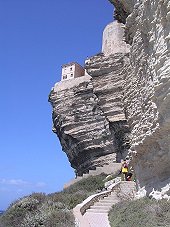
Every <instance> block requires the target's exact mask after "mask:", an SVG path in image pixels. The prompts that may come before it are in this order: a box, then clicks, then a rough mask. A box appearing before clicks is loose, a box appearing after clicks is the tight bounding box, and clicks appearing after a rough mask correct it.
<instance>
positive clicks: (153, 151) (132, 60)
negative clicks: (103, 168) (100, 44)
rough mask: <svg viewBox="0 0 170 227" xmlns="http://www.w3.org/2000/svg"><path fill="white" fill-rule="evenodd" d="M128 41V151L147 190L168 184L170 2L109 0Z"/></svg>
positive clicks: (169, 153)
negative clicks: (129, 146) (129, 139)
mask: <svg viewBox="0 0 170 227" xmlns="http://www.w3.org/2000/svg"><path fill="white" fill-rule="evenodd" d="M110 2H112V3H114V4H115V7H116V13H117V14H118V15H119V16H118V19H119V21H123V22H124V23H125V29H126V40H127V42H128V43H129V44H130V45H131V49H130V55H129V66H128V67H127V70H128V71H129V72H130V73H129V74H127V77H126V78H125V81H126V85H125V108H126V114H127V115H126V116H127V118H128V122H129V125H130V127H131V154H132V156H133V163H134V166H135V171H136V175H137V179H138V182H139V185H140V187H145V189H146V191H147V193H150V192H151V191H152V190H153V188H154V190H161V188H166V189H167V190H169V189H168V188H170V187H168V185H169V186H170V181H169V176H170V168H169V167H170V80H169V78H170V2H169V1H168V0H142V1H137V0H133V1H131V0H129V1H125V0H110Z"/></svg>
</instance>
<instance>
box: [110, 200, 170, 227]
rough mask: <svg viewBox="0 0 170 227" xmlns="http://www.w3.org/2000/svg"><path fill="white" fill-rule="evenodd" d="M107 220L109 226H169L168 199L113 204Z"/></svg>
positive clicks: (169, 205) (169, 211)
mask: <svg viewBox="0 0 170 227" xmlns="http://www.w3.org/2000/svg"><path fill="white" fill-rule="evenodd" d="M109 221H110V224H111V227H127V226H130V227H143V226H145V227H157V226H159V227H160V226H161V227H170V201H166V200H160V201H156V200H153V199H149V198H143V199H139V200H135V201H126V202H125V201H124V202H122V203H118V204H116V205H114V206H113V208H112V210H111V211H110V212H109Z"/></svg>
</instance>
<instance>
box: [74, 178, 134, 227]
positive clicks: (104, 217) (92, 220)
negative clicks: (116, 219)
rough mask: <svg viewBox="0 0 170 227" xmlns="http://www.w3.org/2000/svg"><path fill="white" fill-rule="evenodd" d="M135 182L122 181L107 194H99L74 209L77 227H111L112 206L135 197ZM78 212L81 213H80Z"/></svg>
mask: <svg viewBox="0 0 170 227" xmlns="http://www.w3.org/2000/svg"><path fill="white" fill-rule="evenodd" d="M135 192H136V184H135V182H128V181H121V182H118V183H117V184H115V185H113V186H112V189H110V190H108V191H107V192H106V193H103V194H102V193H99V194H96V196H93V197H92V198H91V199H87V200H85V201H86V202H83V203H82V206H81V204H80V205H78V206H77V207H76V208H74V215H75V217H76V220H77V222H76V226H77V227H110V224H109V221H108V212H109V211H110V209H111V208H112V206H113V205H114V204H116V203H119V202H121V201H123V200H132V199H133V198H134V196H135ZM78 210H79V211H80V212H78Z"/></svg>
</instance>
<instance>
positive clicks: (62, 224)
mask: <svg viewBox="0 0 170 227" xmlns="http://www.w3.org/2000/svg"><path fill="white" fill-rule="evenodd" d="M105 177H106V175H103V174H102V175H99V176H91V177H89V178H86V179H83V180H80V181H79V182H77V183H75V184H73V185H71V186H70V187H69V188H67V189H65V190H63V191H62V192H57V193H52V194H49V195H45V194H44V193H33V194H31V195H30V196H27V197H24V198H22V199H19V200H17V201H15V202H14V203H12V204H11V205H10V206H9V208H8V210H7V211H6V212H5V213H4V215H2V216H1V217H0V227H74V226H75V223H74V216H73V213H72V209H73V208H74V207H75V206H76V205H77V204H79V203H81V202H82V201H83V200H84V199H86V198H87V197H88V196H89V195H91V194H94V193H95V192H96V190H97V189H99V188H102V187H104V183H103V179H104V178H105Z"/></svg>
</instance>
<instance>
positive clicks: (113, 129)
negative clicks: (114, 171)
mask: <svg viewBox="0 0 170 227" xmlns="http://www.w3.org/2000/svg"><path fill="white" fill-rule="evenodd" d="M126 58H127V57H126V55H125V54H114V55H112V56H110V57H105V56H104V55H103V54H99V55H96V56H93V57H91V58H90V59H88V61H86V69H87V72H88V73H89V75H90V76H84V77H81V78H75V79H72V80H68V81H61V82H59V83H57V84H56V85H55V87H54V88H53V89H52V91H51V93H50V96H49V100H50V102H51V104H52V106H53V124H54V126H53V131H54V132H55V133H57V135H58V137H59V139H60V142H61V145H62V148H63V150H64V151H65V152H66V154H67V156H68V158H69V161H70V163H71V166H72V167H73V168H74V169H76V171H77V173H78V175H82V174H83V173H86V172H88V170H89V169H94V168H95V167H96V166H103V165H105V164H109V163H111V162H113V161H116V160H117V161H120V159H121V158H122V157H123V156H124V155H125V153H127V150H128V148H129V139H128V134H129V128H128V125H127V122H126V118H125V114H124V108H123V105H122V97H123V90H122V86H123V81H124V72H122V69H123V65H124V64H125V62H126Z"/></svg>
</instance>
